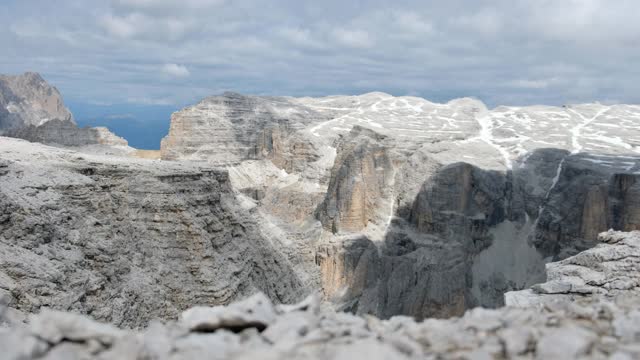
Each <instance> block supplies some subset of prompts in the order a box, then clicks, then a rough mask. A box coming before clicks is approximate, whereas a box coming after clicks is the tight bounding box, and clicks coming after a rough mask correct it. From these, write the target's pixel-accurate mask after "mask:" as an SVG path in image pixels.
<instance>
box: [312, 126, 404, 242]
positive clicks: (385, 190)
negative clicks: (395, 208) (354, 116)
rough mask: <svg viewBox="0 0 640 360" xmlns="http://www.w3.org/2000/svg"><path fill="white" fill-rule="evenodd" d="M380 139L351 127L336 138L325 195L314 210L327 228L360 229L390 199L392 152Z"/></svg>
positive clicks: (371, 219)
mask: <svg viewBox="0 0 640 360" xmlns="http://www.w3.org/2000/svg"><path fill="white" fill-rule="evenodd" d="M384 139H385V137H384V136H381V135H379V134H377V133H375V132H373V131H371V130H368V129H365V128H361V127H354V128H353V130H351V132H350V133H349V134H348V135H347V136H346V137H345V138H343V139H340V140H339V143H338V145H337V154H338V155H337V157H336V159H335V162H334V165H333V169H332V170H331V178H330V179H331V180H330V182H329V188H328V190H327V195H326V197H325V199H324V201H323V203H322V204H321V205H320V206H319V208H318V211H317V216H318V219H319V220H320V221H321V222H322V224H323V226H324V227H325V228H326V229H327V230H329V231H331V232H333V233H338V232H357V231H361V230H363V229H364V228H365V227H366V226H367V224H368V223H369V222H372V221H376V220H378V218H379V217H380V214H379V210H380V207H381V206H382V204H383V203H384V202H385V200H386V201H387V202H391V199H389V197H390V194H389V190H390V188H391V187H392V186H393V177H394V175H395V169H394V164H393V157H394V155H393V153H392V150H391V149H390V148H389V147H388V145H385V144H384ZM387 207H388V206H387Z"/></svg>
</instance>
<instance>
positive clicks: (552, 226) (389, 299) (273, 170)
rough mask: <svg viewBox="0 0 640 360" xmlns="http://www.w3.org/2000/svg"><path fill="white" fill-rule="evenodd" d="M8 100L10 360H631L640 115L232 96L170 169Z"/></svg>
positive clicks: (3, 80)
mask: <svg viewBox="0 0 640 360" xmlns="http://www.w3.org/2000/svg"><path fill="white" fill-rule="evenodd" d="M0 105H2V107H0V135H2V136H4V137H1V136H0V249H1V250H2V251H0V299H1V300H0V301H2V304H3V305H2V306H3V309H2V310H1V311H0V323H2V324H3V325H1V326H3V327H0V343H2V344H3V348H8V349H10V352H8V353H7V354H9V355H7V356H9V357H8V358H16V359H19V358H47V359H55V358H104V359H110V358H113V359H122V358H154V359H155V358H158V359H165V358H175V359H180V358H194V357H209V358H249V357H255V356H261V357H267V358H287V357H291V358H309V359H314V358H364V357H372V358H385V359H386V358H434V359H435V358H455V359H459V358H540V359H549V358H558V359H566V358H578V357H586V358H617V359H632V358H635V357H638V356H640V348H639V347H638V346H639V345H638V344H640V329H639V328H638V326H637V323H638V321H637V319H638V317H639V315H638V313H637V307H638V304H640V299H639V298H638V295H639V293H638V286H639V285H640V283H639V281H640V280H639V279H640V277H639V276H640V275H639V274H640V266H639V264H638V261H637V260H638V258H639V257H638V256H639V255H640V254H638V248H639V247H640V244H639V243H638V241H639V239H640V235H639V234H640V233H639V232H637V231H638V230H640V106H634V105H611V106H609V105H602V104H582V105H567V106H564V107H551V106H529V107H506V106H501V107H497V108H494V109H487V107H486V106H485V105H484V104H483V103H482V102H480V101H478V100H475V99H470V98H464V99H458V100H453V101H450V102H448V103H446V104H436V103H432V102H429V101H427V100H424V99H421V98H417V97H394V96H391V95H388V94H384V93H369V94H364V95H360V96H331V97H324V98H292V97H262V96H250V95H242V94H237V93H224V94H222V95H219V96H212V97H208V98H205V99H203V100H202V101H200V102H199V103H197V104H195V105H193V106H190V107H187V108H185V109H183V110H181V111H178V112H176V113H174V114H173V115H172V118H171V126H170V130H169V133H168V134H167V136H166V137H165V138H164V139H163V140H162V144H161V148H160V151H159V156H158V154H157V153H148V154H147V153H143V154H142V155H140V154H141V153H140V152H136V151H135V149H132V148H130V147H128V146H127V144H126V141H125V140H123V139H119V138H117V137H116V136H115V135H113V134H111V133H110V132H108V130H106V129H100V128H98V129H79V128H78V127H77V126H76V125H75V122H74V120H73V116H72V115H71V113H70V112H69V111H68V110H67V109H66V108H65V107H64V104H63V102H62V98H61V96H60V94H59V93H58V91H57V90H56V89H55V88H53V87H51V86H50V85H48V84H46V82H44V80H43V79H42V78H41V77H40V76H39V75H37V74H33V73H27V74H25V75H21V76H2V77H0ZM16 138H20V139H16ZM143 155H144V156H143ZM158 157H159V159H158ZM285 304H297V305H285ZM634 319H636V320H634Z"/></svg>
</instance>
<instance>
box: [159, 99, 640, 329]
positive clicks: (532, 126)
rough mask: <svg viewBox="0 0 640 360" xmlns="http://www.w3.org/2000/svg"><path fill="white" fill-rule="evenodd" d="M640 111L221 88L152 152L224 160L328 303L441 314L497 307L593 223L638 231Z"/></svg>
mask: <svg viewBox="0 0 640 360" xmlns="http://www.w3.org/2000/svg"><path fill="white" fill-rule="evenodd" d="M639 116H640V107H637V106H629V105H615V106H605V105H601V104H586V105H573V106H566V107H561V108H560V107H548V106H532V107H522V108H516V107H498V108H496V109H493V110H489V109H487V108H486V106H484V104H482V103H481V102H480V101H478V100H474V99H458V100H454V101H451V102H449V103H446V104H435V103H431V102H429V101H426V100H424V99H420V98H415V97H393V96H391V95H387V94H383V93H370V94H364V95H361V96H331V97H326V98H298V99H296V98H272V97H258V96H242V95H238V94H231V93H227V94H224V95H222V96H217V97H211V98H207V99H205V100H203V101H202V102H201V103H199V104H198V105H195V106H193V107H190V108H187V109H185V110H183V111H180V112H178V113H176V114H174V117H173V120H172V130H171V132H170V134H169V136H167V138H166V139H165V141H164V143H163V158H165V159H172V160H193V159H195V160H206V161H210V162H215V163H219V164H224V165H225V166H227V167H228V169H229V172H230V178H231V182H232V184H233V186H234V188H235V189H236V190H237V191H239V192H241V193H242V194H243V195H244V196H245V197H246V198H247V199H245V200H246V201H247V202H248V203H251V206H252V207H251V209H252V211H253V214H255V215H257V216H258V218H259V219H260V220H259V223H260V224H261V225H260V226H261V227H263V228H267V229H269V230H268V231H269V233H270V234H271V238H272V239H278V240H276V242H279V243H281V245H282V246H283V247H284V248H285V249H286V252H287V253H289V254H292V253H295V252H301V253H304V254H308V253H311V256H306V257H305V258H306V260H305V261H300V262H297V263H296V264H297V266H298V269H304V272H305V273H306V274H307V275H305V276H308V277H309V278H311V279H312V281H311V282H312V283H319V284H320V285H321V286H322V288H323V290H324V292H325V294H324V295H325V299H331V300H332V301H334V302H335V303H336V305H337V306H338V308H342V309H347V310H350V311H354V312H356V313H367V314H375V315H378V316H381V317H390V316H393V315H397V314H405V315H411V316H415V317H418V318H422V317H430V316H444V317H446V316H451V315H460V314H462V312H463V311H464V310H465V309H467V308H470V307H474V306H478V305H482V306H488V307H497V306H501V305H502V304H503V293H504V292H506V291H511V290H517V289H522V288H526V287H528V286H530V285H531V284H533V283H536V282H540V281H543V280H544V277H545V272H544V264H545V262H548V261H551V260H554V259H562V258H566V257H567V256H570V255H573V254H575V253H576V252H578V251H581V250H584V249H587V248H589V247H591V246H593V245H595V244H596V235H597V234H598V233H599V232H601V231H604V230H607V229H609V228H614V229H617V230H633V229H637V226H638V222H639V221H640V220H639V219H640V218H639V216H640V215H639V214H638V211H637V208H638V207H637V206H636V205H637V204H638V195H637V194H638V186H639V185H637V184H638V181H637V179H636V178H637V177H638V176H639V175H640V167H639V165H638V163H639V158H638V156H634V155H633V154H634V153H640V147H639V146H640V142H639V139H640V127H639V126H638V125H637V121H636V120H637V118H638V117H639ZM280 170H283V171H280ZM318 222H319V224H318ZM318 227H321V229H322V230H319V229H318ZM374 250H375V251H374ZM289 258H290V259H291V258H292V257H291V256H289ZM309 259H311V260H312V261H309ZM294 261H298V260H294ZM318 272H319V274H318ZM314 273H315V274H314Z"/></svg>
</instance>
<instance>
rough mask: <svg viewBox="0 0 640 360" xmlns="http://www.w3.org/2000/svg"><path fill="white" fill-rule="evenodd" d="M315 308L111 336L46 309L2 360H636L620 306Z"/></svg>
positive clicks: (213, 318)
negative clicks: (436, 311)
mask: <svg viewBox="0 0 640 360" xmlns="http://www.w3.org/2000/svg"><path fill="white" fill-rule="evenodd" d="M621 236H622V235H621ZM635 270H636V275H637V270H638V269H635ZM636 295H637V294H636ZM634 296H635V295H634ZM634 299H635V301H637V300H638V299H637V297H636V298H634ZM636 304H637V303H636ZM318 305H319V302H318V300H317V298H316V299H314V298H313V297H311V298H308V299H307V300H305V301H303V302H302V303H300V304H297V305H292V306H274V305H273V304H271V302H270V301H268V299H267V298H266V297H265V296H264V295H262V294H258V295H255V296H253V297H250V298H248V299H246V300H244V301H241V302H238V303H234V304H232V305H229V306H227V307H214V308H196V309H190V310H187V311H186V312H184V313H183V314H182V317H181V320H180V321H178V322H168V323H166V324H160V323H155V324H152V325H151V326H150V327H149V328H147V329H146V330H144V331H140V332H135V331H130V330H119V329H117V328H115V327H113V326H111V325H105V324H99V323H96V322H94V321H92V320H89V319H87V318H84V317H82V316H79V315H76V314H67V313H61V312H52V311H44V312H42V313H40V314H37V315H34V316H32V317H31V319H30V322H29V324H28V325H24V324H18V325H14V326H13V327H11V328H1V327H0V344H1V345H2V349H3V356H4V358H6V359H32V358H45V359H49V358H52V359H53V358H83V359H139V358H160V359H165V358H166V359H193V358H207V359H252V358H256V357H260V358H266V359H285V358H286V359H327V358H331V359H425V358H426V359H468V358H482V359H575V358H581V359H609V358H614V359H633V358H637V357H638V356H640V348H639V347H638V341H639V339H640V325H639V322H638V320H639V319H640V313H639V312H638V310H637V307H635V306H629V305H628V304H624V303H621V304H616V303H613V302H606V301H604V302H599V303H592V304H590V305H589V306H586V307H585V306H583V305H580V304H575V303H557V304H554V305H549V306H547V307H544V308H543V307H532V308H514V307H507V308H502V309H498V310H487V309H482V308H477V309H473V310H470V311H467V312H466V313H465V314H464V316H462V317H460V318H452V319H440V320H438V319H428V320H426V321H423V322H416V321H415V320H414V319H411V318H408V317H402V316H401V317H393V318H391V319H389V320H379V319H377V318H375V317H371V316H369V317H358V316H355V315H351V314H347V313H336V312H333V311H331V310H328V309H323V308H321V307H319V306H318ZM0 314H1V313H0Z"/></svg>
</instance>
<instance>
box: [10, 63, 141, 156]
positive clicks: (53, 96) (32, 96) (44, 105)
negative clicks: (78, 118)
mask: <svg viewBox="0 0 640 360" xmlns="http://www.w3.org/2000/svg"><path fill="white" fill-rule="evenodd" d="M0 135H4V136H11V137H17V138H22V139H25V140H29V141H34V142H41V143H45V144H55V145H59V146H74V147H78V146H96V145H98V146H100V145H103V146H106V147H113V149H114V150H115V149H117V150H120V151H127V150H128V148H127V141H126V140H124V139H122V138H120V137H118V136H116V135H114V134H113V133H111V132H110V131H109V130H108V129H107V128H104V127H98V128H78V126H77V125H76V122H75V120H74V118H73V115H72V114H71V112H70V111H69V109H67V108H66V107H65V105H64V102H63V100H62V95H60V92H59V91H58V90H57V89H56V88H55V87H53V86H51V85H49V84H48V83H47V82H46V81H45V80H44V79H43V78H42V77H41V76H40V75H39V74H37V73H32V72H27V73H24V74H22V75H17V76H10V75H0Z"/></svg>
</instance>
